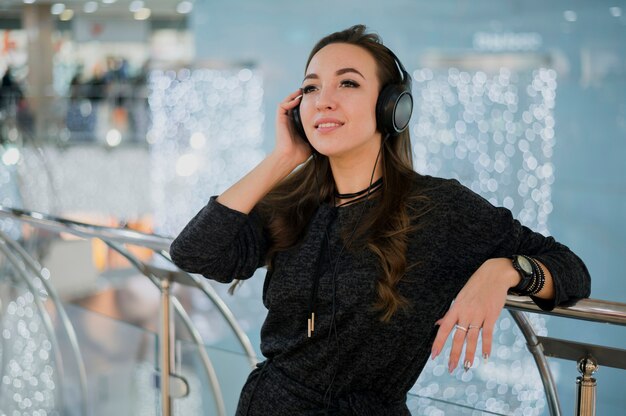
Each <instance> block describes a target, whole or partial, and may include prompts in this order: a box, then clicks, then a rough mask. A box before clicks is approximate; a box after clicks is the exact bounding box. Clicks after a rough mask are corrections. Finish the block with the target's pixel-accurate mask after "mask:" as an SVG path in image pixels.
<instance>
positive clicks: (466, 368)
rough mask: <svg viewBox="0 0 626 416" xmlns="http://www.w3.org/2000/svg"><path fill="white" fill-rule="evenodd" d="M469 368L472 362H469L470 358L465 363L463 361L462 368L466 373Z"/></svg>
mask: <svg viewBox="0 0 626 416" xmlns="http://www.w3.org/2000/svg"><path fill="white" fill-rule="evenodd" d="M470 368H472V363H471V362H470V360H467V361H465V363H463V370H465V372H466V373H467V370H469V369H470Z"/></svg>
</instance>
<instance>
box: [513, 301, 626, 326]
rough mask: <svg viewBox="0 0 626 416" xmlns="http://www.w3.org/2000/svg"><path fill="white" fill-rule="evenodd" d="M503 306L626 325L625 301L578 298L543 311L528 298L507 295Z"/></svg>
mask: <svg viewBox="0 0 626 416" xmlns="http://www.w3.org/2000/svg"><path fill="white" fill-rule="evenodd" d="M505 306H506V308H507V309H512V310H519V311H526V312H534V313H541V314H545V315H551V316H561V317H565V318H573V319H577V320H582V321H591V322H601V323H606V324H614V325H621V326H626V303H620V302H610V301H606V300H600V299H579V300H577V301H575V302H572V303H571V304H569V305H561V306H557V307H555V308H554V309H553V310H551V311H544V310H543V309H541V308H539V306H537V305H536V304H535V303H534V302H533V301H532V299H530V298H527V297H519V296H508V297H507V301H506V305H505Z"/></svg>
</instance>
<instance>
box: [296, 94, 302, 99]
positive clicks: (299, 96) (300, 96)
mask: <svg viewBox="0 0 626 416" xmlns="http://www.w3.org/2000/svg"><path fill="white" fill-rule="evenodd" d="M299 98H302V94H300V95H298V96H297V97H296V98H294V100H297V99H299Z"/></svg>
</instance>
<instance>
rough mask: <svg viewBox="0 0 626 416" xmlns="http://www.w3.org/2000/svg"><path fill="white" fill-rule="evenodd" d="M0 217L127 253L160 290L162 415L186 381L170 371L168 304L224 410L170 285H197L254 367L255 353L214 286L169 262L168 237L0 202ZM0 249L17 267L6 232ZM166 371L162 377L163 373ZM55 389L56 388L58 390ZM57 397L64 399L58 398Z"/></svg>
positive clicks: (205, 358)
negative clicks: (134, 250)
mask: <svg viewBox="0 0 626 416" xmlns="http://www.w3.org/2000/svg"><path fill="white" fill-rule="evenodd" d="M0 216H5V217H11V218H13V219H17V220H20V221H23V222H26V223H29V224H31V225H33V226H34V227H36V228H40V229H45V230H48V231H54V232H65V233H70V234H73V235H76V236H80V237H84V238H97V239H100V240H102V241H104V242H105V243H106V244H107V245H108V246H109V247H110V248H111V249H113V250H114V251H116V252H118V253H119V254H121V255H122V256H123V257H124V258H126V259H127V260H128V261H129V263H130V264H131V265H132V266H134V267H135V268H136V269H137V270H139V271H140V272H141V273H142V274H143V275H144V276H146V277H148V278H149V279H150V281H152V283H154V284H155V285H156V286H157V287H158V288H159V289H160V291H161V313H162V315H161V325H160V332H161V337H160V349H159V351H160V354H159V356H160V367H161V368H160V370H161V371H160V382H159V386H160V390H161V414H162V415H163V416H170V415H171V414H172V399H173V398H180V397H184V396H186V395H187V394H188V393H189V386H188V384H187V382H186V380H185V379H184V378H183V377H182V376H179V375H177V374H174V373H173V372H172V368H173V363H174V354H173V351H174V348H173V340H174V338H175V336H174V331H173V322H172V319H171V313H170V310H171V307H172V305H173V306H174V311H175V312H176V313H177V314H178V315H179V317H180V318H181V320H182V322H183V323H184V325H185V327H186V328H187V330H188V332H189V333H190V334H191V337H192V340H193V341H194V343H195V344H196V346H197V348H198V351H199V355H200V358H201V361H202V363H203V366H204V368H205V370H206V373H207V377H208V379H209V382H210V387H211V389H212V391H213V396H214V398H215V405H216V410H217V414H218V415H220V416H225V415H226V409H225V405H224V401H223V397H222V392H221V388H220V385H219V380H218V378H217V375H216V373H215V370H214V369H213V365H212V363H211V360H210V359H209V357H208V355H207V353H206V350H205V349H204V347H203V342H202V339H201V336H200V333H199V331H198V330H197V329H196V328H195V326H194V324H193V323H192V321H191V319H190V318H189V316H188V315H187V313H186V311H185V310H184V308H183V307H182V305H181V304H180V302H179V301H178V300H177V299H176V297H175V296H174V295H173V294H172V293H171V284H172V283H174V282H176V283H179V284H184V285H190V286H196V287H198V288H199V289H200V290H201V291H202V292H203V293H204V294H205V295H206V296H207V297H208V298H209V299H210V300H211V301H212V302H213V304H214V305H215V306H216V307H217V309H218V311H219V312H220V313H221V315H222V316H223V318H224V319H225V320H226V321H227V322H228V324H229V326H230V327H231V329H232V330H233V332H234V333H235V336H236V337H237V339H238V341H239V343H240V344H241V347H242V348H243V350H244V353H245V355H246V357H247V358H248V362H249V364H250V366H251V367H253V366H254V365H255V364H256V362H257V357H256V354H255V352H254V349H253V348H252V344H251V343H250V340H249V339H248V337H247V335H246V334H245V332H244V331H243V330H242V329H241V327H240V326H239V324H238V323H237V320H236V319H235V317H234V315H233V314H232V312H231V311H230V309H229V308H228V307H227V306H226V304H225V303H224V302H223V301H222V299H221V298H220V297H219V295H217V293H216V292H215V290H214V289H213V288H212V287H211V286H210V284H208V282H206V280H202V279H199V278H198V277H197V276H194V275H191V274H189V273H186V272H184V271H181V270H179V269H178V268H176V266H175V265H174V264H173V263H171V259H170V257H169V253H168V250H169V245H170V242H171V240H170V239H168V238H165V237H162V236H158V235H151V234H145V233H140V232H136V231H132V230H126V229H119V228H111V227H103V226H98V225H92V224H85V223H80V222H77V221H72V220H69V219H65V218H58V217H53V216H50V215H47V214H42V213H38V212H27V211H24V210H19V209H13V208H5V207H0ZM0 241H1V243H2V244H0V250H1V251H2V252H3V253H4V254H5V255H6V256H7V258H8V259H9V261H10V262H11V263H12V264H13V265H14V267H16V269H18V270H20V267H21V266H20V263H19V261H18V260H17V256H15V255H14V254H13V253H11V252H10V251H9V250H7V249H5V247H6V246H10V247H12V248H14V249H15V247H19V245H18V244H17V243H15V242H14V241H13V240H12V239H11V238H10V237H9V236H7V235H6V234H4V233H3V234H0ZM122 244H131V245H135V246H141V247H146V248H150V249H152V250H153V251H155V252H156V253H157V254H158V255H159V256H160V257H161V258H163V259H165V260H167V261H168V262H170V264H171V266H172V267H171V268H164V267H161V266H156V265H152V264H145V263H143V262H141V261H140V260H139V259H137V258H136V257H135V256H133V255H132V254H131V253H130V252H129V251H128V250H127V249H125V248H124V246H123V245H122ZM18 255H19V257H20V258H21V259H22V262H23V263H24V264H27V265H29V266H31V268H33V267H34V269H33V270H34V271H35V273H37V274H41V270H42V267H41V266H38V265H37V263H36V261H35V260H34V259H32V258H31V257H30V255H28V253H26V252H25V251H24V250H23V249H22V250H20V251H18ZM22 278H23V280H24V282H25V283H26V284H27V285H29V286H32V284H31V283H30V279H28V277H27V276H22ZM41 280H42V282H45V279H41ZM31 291H33V292H34V293H35V289H34V288H31ZM46 292H47V293H48V294H49V295H50V297H51V298H52V299H53V300H54V302H55V305H56V307H57V309H58V310H59V311H60V313H61V316H62V317H63V318H64V319H63V324H64V326H65V327H66V331H67V332H68V334H70V339H72V340H74V341H75V336H74V337H72V335H74V331H73V327H72V325H71V323H70V322H69V319H67V314H66V313H65V311H64V308H63V306H62V304H61V302H60V301H59V300H58V296H56V294H55V291H54V289H53V288H52V287H51V286H49V285H46ZM35 298H36V299H38V298H37V297H35ZM39 309H40V310H42V311H44V307H43V305H40V307H39ZM43 316H44V320H45V319H46V317H47V314H45V313H44V314H43ZM49 326H50V329H49V332H50V333H51V334H52V339H53V340H54V333H53V331H52V329H51V328H52V324H51V323H50V325H49ZM56 344H57V343H56V342H55V348H54V350H55V351H59V348H58V346H56ZM72 347H73V350H74V351H75V355H76V357H77V358H76V359H77V362H78V363H79V368H80V369H81V371H80V375H81V393H82V397H83V409H82V411H83V414H85V415H86V414H87V410H86V403H85V402H84V400H85V398H86V397H87V386H86V381H85V379H86V377H85V372H84V363H83V360H82V357H81V356H80V350H79V348H78V345H77V343H75V342H72ZM56 362H57V363H58V362H60V360H56ZM166 375H167V376H166ZM59 394H61V392H60V391H59ZM59 400H61V401H62V400H63V399H62V397H60V399H59Z"/></svg>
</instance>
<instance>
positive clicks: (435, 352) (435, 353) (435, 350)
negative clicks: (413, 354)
mask: <svg viewBox="0 0 626 416" xmlns="http://www.w3.org/2000/svg"><path fill="white" fill-rule="evenodd" d="M438 355H439V350H438V349H437V348H435V349H434V350H433V352H432V354H431V355H430V359H431V360H434V359H435V358H437V356H438Z"/></svg>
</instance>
